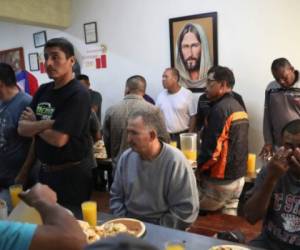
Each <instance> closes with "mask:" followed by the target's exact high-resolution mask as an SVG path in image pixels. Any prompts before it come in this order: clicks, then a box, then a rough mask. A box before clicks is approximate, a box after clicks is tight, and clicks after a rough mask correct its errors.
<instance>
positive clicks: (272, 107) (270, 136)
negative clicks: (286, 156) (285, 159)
mask: <svg viewBox="0 0 300 250" xmlns="http://www.w3.org/2000/svg"><path fill="white" fill-rule="evenodd" d="M295 119H300V81H299V77H298V80H297V82H295V84H294V85H293V86H292V87H290V88H283V87H281V85H280V84H279V83H278V82H276V81H273V82H271V83H270V84H269V85H268V87H267V89H266V93H265V110H264V129H263V132H264V139H265V143H266V144H272V145H274V146H281V130H282V129H283V127H284V126H285V125H286V124H287V123H288V122H290V121H292V120H295Z"/></svg>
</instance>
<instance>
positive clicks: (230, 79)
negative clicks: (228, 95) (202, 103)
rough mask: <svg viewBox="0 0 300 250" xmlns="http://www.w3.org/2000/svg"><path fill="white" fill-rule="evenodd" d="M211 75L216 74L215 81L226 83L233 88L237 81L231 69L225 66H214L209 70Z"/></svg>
mask: <svg viewBox="0 0 300 250" xmlns="http://www.w3.org/2000/svg"><path fill="white" fill-rule="evenodd" d="M211 73H213V74H214V79H215V80H216V81H226V82H227V85H228V86H229V87H231V88H233V86H234V84H235V79H234V75H233V72H232V71H231V70H230V69H229V68H227V67H223V66H213V67H211V68H210V69H209V70H208V72H207V75H209V74H211Z"/></svg>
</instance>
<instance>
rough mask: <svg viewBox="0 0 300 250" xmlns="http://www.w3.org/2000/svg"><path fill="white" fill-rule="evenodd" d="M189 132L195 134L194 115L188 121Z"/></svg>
mask: <svg viewBox="0 0 300 250" xmlns="http://www.w3.org/2000/svg"><path fill="white" fill-rule="evenodd" d="M189 132H190V133H193V132H196V115H193V116H192V117H191V119H190V124H189Z"/></svg>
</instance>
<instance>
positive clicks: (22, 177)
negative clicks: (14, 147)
mask: <svg viewBox="0 0 300 250" xmlns="http://www.w3.org/2000/svg"><path fill="white" fill-rule="evenodd" d="M34 145H35V141H34V139H33V140H32V142H31V145H30V148H29V151H28V154H27V157H26V160H25V162H24V164H23V166H22V167H21V170H20V172H19V173H18V175H17V177H16V178H15V183H18V184H22V185H23V186H25V185H26V183H27V179H28V174H29V171H30V170H31V168H32V166H33V164H34V161H35V160H36V157H35V153H34Z"/></svg>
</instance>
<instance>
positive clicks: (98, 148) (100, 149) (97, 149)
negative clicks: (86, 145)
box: [93, 140, 107, 159]
mask: <svg viewBox="0 0 300 250" xmlns="http://www.w3.org/2000/svg"><path fill="white" fill-rule="evenodd" d="M93 148H94V156H95V158H100V159H106V158H107V153H106V149H105V146H104V142H103V141H102V140H99V141H97V142H96V143H95V144H94V146H93Z"/></svg>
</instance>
